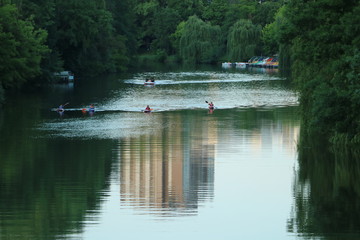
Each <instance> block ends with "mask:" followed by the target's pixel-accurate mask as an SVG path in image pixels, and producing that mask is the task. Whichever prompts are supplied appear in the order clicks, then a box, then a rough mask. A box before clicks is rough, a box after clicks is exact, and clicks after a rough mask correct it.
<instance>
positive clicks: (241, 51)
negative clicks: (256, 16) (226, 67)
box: [227, 19, 261, 61]
mask: <svg viewBox="0 0 360 240" xmlns="http://www.w3.org/2000/svg"><path fill="white" fill-rule="evenodd" d="M260 36H261V27H260V26H259V25H254V24H253V23H252V22H251V21H250V20H245V19H241V20H239V21H237V22H236V23H235V24H234V25H233V26H232V27H231V28H230V31H229V35H228V41H227V51H228V56H229V58H230V60H232V61H240V60H242V61H243V60H247V59H249V58H250V57H252V56H254V55H255V53H256V51H255V50H256V48H257V45H258V43H259V41H260Z"/></svg>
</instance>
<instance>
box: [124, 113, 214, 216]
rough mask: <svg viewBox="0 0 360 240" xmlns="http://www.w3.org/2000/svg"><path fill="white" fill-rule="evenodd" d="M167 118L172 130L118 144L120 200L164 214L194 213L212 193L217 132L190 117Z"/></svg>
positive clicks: (162, 130)
mask: <svg viewBox="0 0 360 240" xmlns="http://www.w3.org/2000/svg"><path fill="white" fill-rule="evenodd" d="M189 116H190V118H185V117H184V116H182V115H179V114H174V115H167V114H166V115H164V116H163V118H162V122H163V124H164V125H167V126H170V127H168V128H166V129H161V130H160V131H158V132H157V133H155V134H154V133H153V134H145V135H142V136H141V137H138V138H130V137H128V138H124V139H122V140H121V145H120V150H119V152H120V161H121V164H120V181H121V189H120V191H121V201H122V202H123V203H125V204H130V205H133V206H134V207H137V208H145V210H144V211H149V209H152V210H150V211H153V212H157V213H158V214H161V215H167V216H178V215H179V214H194V213H196V209H197V208H198V205H199V204H201V202H202V201H205V200H206V201H209V200H211V199H212V198H213V194H214V192H213V191H214V154H215V144H216V140H217V137H216V136H217V129H216V128H215V127H213V126H212V125H213V124H214V123H212V122H206V121H203V122H200V121H196V118H195V117H194V116H192V115H189Z"/></svg>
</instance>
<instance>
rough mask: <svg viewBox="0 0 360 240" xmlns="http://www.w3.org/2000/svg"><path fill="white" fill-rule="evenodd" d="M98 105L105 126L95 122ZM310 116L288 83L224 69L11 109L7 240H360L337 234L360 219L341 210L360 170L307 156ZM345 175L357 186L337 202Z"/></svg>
mask: <svg viewBox="0 0 360 240" xmlns="http://www.w3.org/2000/svg"><path fill="white" fill-rule="evenodd" d="M151 77H154V78H155V79H156V83H155V85H153V86H144V79H145V78H151ZM205 101H208V102H210V101H212V102H214V104H215V110H213V111H209V110H208V108H207V106H208V105H207V103H206V102H205ZM63 103H69V104H68V105H66V107H65V109H66V111H65V112H64V113H63V114H59V113H58V112H56V111H54V110H55V109H56V108H57V106H59V105H60V104H63ZM90 104H94V105H95V109H96V111H95V113H94V114H89V113H88V112H85V113H83V112H82V109H83V108H87V107H88V106H89V105H90ZM146 105H149V106H150V107H151V108H152V109H153V111H152V112H151V113H143V112H142V111H143V110H144V109H145V107H146ZM298 110H299V109H298V97H297V94H296V93H295V92H294V91H293V90H292V88H291V85H290V84H289V83H288V81H287V80H285V79H283V78H281V77H279V75H278V74H277V73H276V72H274V71H271V72H270V71H269V72H265V71H260V70H256V71H247V70H239V69H236V70H234V69H226V70H224V69H221V68H218V67H213V68H205V69H196V70H184V69H180V70H179V69H175V70H173V69H167V70H164V69H163V70H156V71H141V72H136V73H128V74H122V75H113V76H103V77H98V78H82V79H77V80H76V82H75V83H74V84H68V85H56V86H52V87H49V88H47V89H44V90H42V91H39V92H37V93H36V94H30V93H27V94H21V95H20V94H19V95H17V96H11V97H8V99H7V102H6V105H5V107H4V108H3V110H2V111H1V112H0V134H1V141H0V143H1V146H0V166H1V168H0V171H1V175H0V176H1V180H0V238H1V239H86V240H87V239H120V238H122V239H168V238H171V239H179V240H180V239H214V240H215V239H262V240H263V239H277V240H281V239H358V238H359V236H360V235H359V229H360V228H359V227H355V226H354V224H356V223H358V222H359V221H358V220H357V219H358V218H357V216H358V215H356V214H354V213H353V214H352V215H351V217H352V218H351V222H349V221H350V220H348V221H346V223H348V224H352V226H353V227H349V226H348V224H345V223H344V222H342V224H343V225H340V220H342V221H344V220H343V219H341V218H340V219H338V221H339V222H334V223H331V224H330V223H329V222H331V221H332V220H334V219H335V220H336V216H339V215H341V217H345V215H349V214H350V213H349V211H348V212H347V211H346V210H348V209H353V208H354V207H356V206H358V203H359V201H358V200H357V199H355V200H354V199H353V200H351V198H350V197H348V198H345V197H343V198H341V199H337V198H335V199H334V192H338V191H339V189H340V190H343V189H345V190H346V193H349V189H348V188H350V186H353V184H354V182H356V174H357V173H356V172H355V173H354V174H355V175H354V174H352V175H350V176H348V175H346V174H345V175H344V172H346V170H347V167H348V166H347V163H348V162H345V163H344V161H342V162H341V163H340V165H341V166H342V168H341V166H340V167H338V165H337V164H336V163H334V162H336V159H338V158H336V155H334V154H331V153H328V150H327V149H325V150H324V149H323V148H324V146H321V147H318V148H316V149H317V150H320V153H316V151H307V150H306V149H309V148H307V147H308V146H305V148H302V149H303V150H301V151H298V149H297V148H298V146H299V143H300V140H299V138H300V120H299V113H298ZM304 149H305V150H304ZM310 149H313V148H312V147H310ZM325 152H326V154H325ZM324 154H325V155H324ZM319 156H327V157H326V159H333V161H332V165H331V166H330V170H329V166H328V164H326V163H324V164H322V161H320V160H318V161H315V162H313V161H311V159H318V158H319V159H320V158H321V157H319ZM324 161H325V160H324ZM313 165H315V166H313ZM344 165H346V166H344ZM309 166H311V167H309ZM312 166H313V167H312ZM314 169H316V171H315V170H314ZM321 169H323V170H321ZM334 169H337V171H338V173H339V175H336V174H335V175H336V176H338V177H343V178H346V179H340V180H339V179H338V181H337V182H336V183H337V184H338V185H336V186H337V188H336V187H335V186H334V182H333V181H334V179H333V178H331V174H329V172H332V171H334ZM314 172H315V173H314ZM341 173H342V174H341ZM319 174H320V175H319ZM324 176H327V177H324ZM346 176H347V177H346ZM321 179H322V180H323V181H321ZM314 184H315V185H314ZM322 187H324V188H325V189H322ZM314 188H315V190H314ZM318 188H319V189H318ZM351 189H352V191H353V192H355V193H356V192H357V189H354V187H353V188H351ZM353 192H351V193H353ZM321 193H322V194H321ZM322 197H327V198H326V199H327V201H325V202H324V199H322ZM329 198H330V199H329ZM339 201H343V202H342V203H343V204H344V202H345V204H346V208H342V207H336V209H334V210H336V213H333V214H332V213H328V212H326V211H325V210H322V211H320V210H319V208H318V207H319V206H321V207H323V208H325V207H326V206H328V207H330V206H332V207H333V206H336V205H335V203H338V202H339ZM325 213H327V214H328V215H326V214H325ZM319 216H320V218H319ZM327 217H330V218H329V219H327ZM318 218H319V219H318ZM344 236H345V237H346V238H342V237H344ZM338 237H339V238H338Z"/></svg>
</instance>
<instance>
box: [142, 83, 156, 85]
mask: <svg viewBox="0 0 360 240" xmlns="http://www.w3.org/2000/svg"><path fill="white" fill-rule="evenodd" d="M144 85H155V82H144Z"/></svg>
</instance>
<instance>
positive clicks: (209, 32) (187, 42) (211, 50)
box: [180, 16, 221, 64]
mask: <svg viewBox="0 0 360 240" xmlns="http://www.w3.org/2000/svg"><path fill="white" fill-rule="evenodd" d="M220 32H221V31H220V27H219V26H211V25H210V24H209V23H205V22H204V21H202V20H201V19H199V18H198V17H196V16H192V17H189V19H188V20H187V21H186V23H185V26H184V30H183V33H182V36H181V38H180V56H181V58H182V60H183V61H184V62H185V63H191V64H195V63H211V62H213V61H214V60H215V59H216V57H217V56H218V54H219V53H218V49H219V42H220V40H219V38H220Z"/></svg>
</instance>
